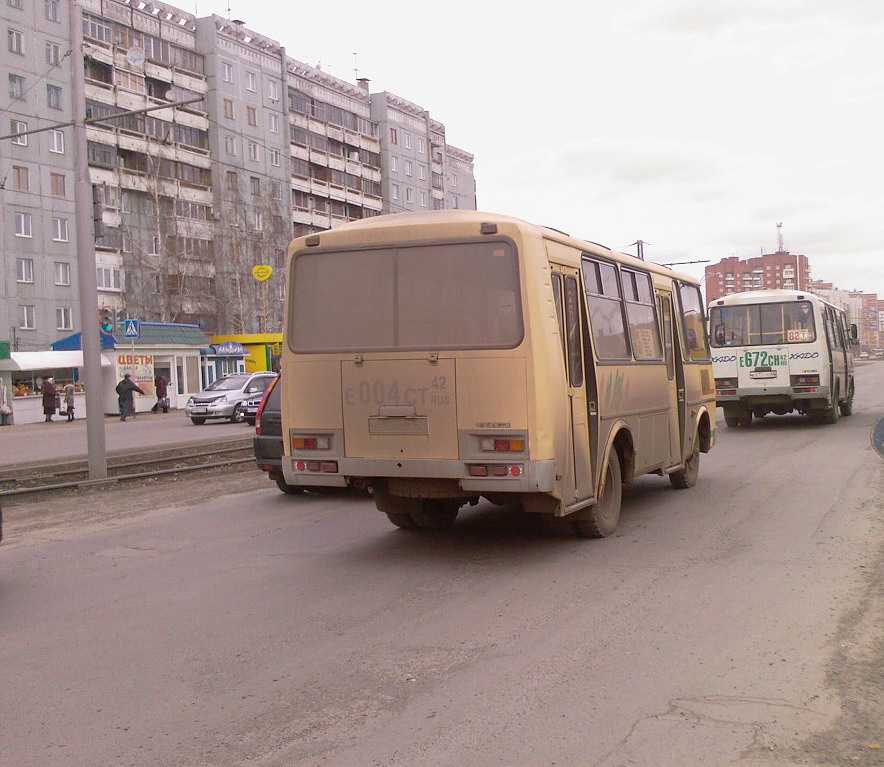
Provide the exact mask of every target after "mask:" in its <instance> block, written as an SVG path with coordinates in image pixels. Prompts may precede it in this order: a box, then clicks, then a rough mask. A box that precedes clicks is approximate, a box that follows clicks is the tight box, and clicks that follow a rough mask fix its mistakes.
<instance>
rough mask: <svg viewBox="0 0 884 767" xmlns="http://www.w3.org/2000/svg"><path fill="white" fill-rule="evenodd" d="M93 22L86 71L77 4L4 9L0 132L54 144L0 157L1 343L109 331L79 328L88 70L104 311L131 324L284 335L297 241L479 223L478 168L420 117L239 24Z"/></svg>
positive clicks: (109, 4)
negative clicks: (0, 229) (79, 210)
mask: <svg viewBox="0 0 884 767" xmlns="http://www.w3.org/2000/svg"><path fill="white" fill-rule="evenodd" d="M82 6H83V19H82V28H83V36H84V50H83V53H82V61H81V60H80V56H78V55H77V54H76V53H75V52H74V51H73V50H72V48H71V26H70V17H69V13H70V10H71V8H72V7H73V6H72V5H71V4H69V3H63V2H61V0H41V2H35V0H8V2H7V3H4V4H3V5H2V6H0V19H2V20H3V23H4V25H5V26H6V29H7V49H6V50H5V51H4V52H3V64H4V69H5V70H6V72H7V78H6V83H5V84H6V86H7V87H8V92H7V94H6V95H7V98H6V99H5V100H4V103H5V104H6V109H5V111H4V116H3V123H2V130H0V135H6V134H16V133H20V132H22V131H27V130H34V129H36V128H48V130H46V131H45V132H41V133H35V134H31V135H27V136H19V137H16V138H12V139H5V140H2V141H0V180H2V181H3V183H2V185H0V199H2V203H3V208H4V210H5V211H6V216H5V230H4V233H3V237H2V239H0V247H2V255H0V263H2V267H3V268H2V273H0V317H2V319H3V321H4V324H3V326H2V327H0V345H2V344H3V342H4V341H7V339H8V341H7V343H8V344H9V346H10V347H11V349H13V350H14V349H18V350H23V351H24V350H32V349H45V348H47V347H48V345H49V343H51V342H52V341H54V340H56V339H58V338H61V337H63V336H66V335H69V334H70V333H72V332H74V331H75V330H78V329H80V328H82V327H86V328H91V327H92V326H93V325H94V324H95V323H96V322H97V320H96V319H95V318H82V319H81V317H80V311H79V300H78V289H77V284H76V283H77V253H76V246H75V243H76V227H77V225H78V222H77V219H76V215H75V209H74V193H73V190H74V160H75V151H76V150H77V149H78V148H77V147H75V146H74V141H73V132H72V129H71V128H70V127H69V125H67V124H68V123H70V122H71V121H72V120H73V119H74V113H73V105H72V83H73V77H74V75H75V74H79V73H78V72H76V70H75V67H79V66H82V67H83V71H84V74H85V90H86V116H87V117H88V118H91V122H90V124H89V125H88V127H87V146H86V147H83V148H82V149H83V151H86V152H87V154H88V158H89V168H90V180H91V182H92V185H93V188H94V195H95V199H96V201H97V203H100V206H97V207H96V210H98V211H99V213H98V214H97V215H98V217H99V218H100V219H101V220H100V222H99V223H100V230H99V231H98V232H97V235H98V236H97V238H96V265H97V278H98V290H99V302H98V303H99V305H100V306H105V307H110V308H112V309H113V310H114V311H115V312H116V313H117V314H118V316H133V317H139V318H140V319H143V320H156V321H164V322H185V323H194V324H198V325H199V326H200V327H201V328H202V329H203V330H204V331H206V332H207V333H222V332H223V333H255V332H273V331H279V330H280V329H281V315H282V302H283V295H284V280H285V275H284V273H283V272H284V255H285V251H286V248H287V246H288V243H289V241H290V239H291V237H292V235H293V234H294V235H300V234H307V233H312V232H318V231H321V230H323V229H329V228H332V227H335V226H337V225H339V224H341V223H345V222H347V221H353V220H358V219H361V218H366V217H368V216H375V215H378V214H380V213H382V212H383V213H385V212H391V211H401V210H424V209H425V210H433V209H438V208H455V207H457V208H472V209H475V207H476V190H475V179H474V174H473V156H472V155H471V154H469V153H467V152H465V151H463V150H460V149H457V148H455V147H452V146H450V145H448V144H447V143H446V140H445V126H444V125H443V124H442V123H440V122H439V121H437V120H435V119H433V118H431V117H430V115H429V113H428V111H427V110H426V109H424V108H423V107H418V106H416V105H415V104H413V103H411V102H409V101H406V100H405V99H402V98H400V97H398V96H395V95H393V94H391V93H389V92H383V93H378V94H370V93H369V88H368V81H367V80H360V81H359V82H358V83H356V84H352V83H348V82H346V81H344V80H340V79H338V78H336V77H333V76H331V75H329V74H328V73H326V72H323V71H322V70H321V69H319V68H316V67H311V66H309V65H307V64H304V63H302V62H300V61H297V60H296V59H293V58H291V57H289V56H288V55H287V53H286V50H285V48H283V47H282V45H280V43H278V42H277V41H275V40H272V39H270V38H269V37H266V36H264V35H262V34H260V33H258V32H255V31H253V30H250V29H248V28H247V27H246V26H245V25H244V24H243V23H242V22H238V21H229V20H227V19H223V18H221V17H218V16H208V17H203V18H197V17H195V16H193V15H192V14H189V13H187V12H186V11H183V10H180V9H177V8H175V7H173V6H169V5H165V4H163V3H160V2H151V3H149V4H143V3H129V2H118V1H117V0H84V2H83V3H82ZM185 101H188V102H190V103H187V104H180V103H179V102H185ZM173 103H175V104H178V106H176V107H174V108H172V107H169V108H161V109H157V110H156V111H149V112H144V111H141V110H145V109H147V108H150V107H162V106H163V105H164V104H173ZM120 112H130V113H132V114H128V115H126V116H123V117H119V116H115V117H112V115H117V114H119V113H120ZM55 125H57V126H58V127H57V128H55V127H53V126H55ZM392 136H396V139H398V141H397V140H396V139H393V138H391V137H392ZM394 194H395V195H396V196H395V197H394ZM83 223H85V224H88V225H91V222H83ZM259 264H269V265H270V266H272V267H273V268H274V270H275V271H274V275H273V277H272V278H271V279H270V280H267V281H264V282H258V281H256V280H255V279H254V278H253V276H252V269H253V267H254V266H256V265H259Z"/></svg>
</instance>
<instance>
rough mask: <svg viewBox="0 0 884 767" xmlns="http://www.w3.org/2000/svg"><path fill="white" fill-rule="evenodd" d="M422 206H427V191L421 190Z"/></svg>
mask: <svg viewBox="0 0 884 767" xmlns="http://www.w3.org/2000/svg"><path fill="white" fill-rule="evenodd" d="M421 207H422V208H426V207H427V193H426V192H421Z"/></svg>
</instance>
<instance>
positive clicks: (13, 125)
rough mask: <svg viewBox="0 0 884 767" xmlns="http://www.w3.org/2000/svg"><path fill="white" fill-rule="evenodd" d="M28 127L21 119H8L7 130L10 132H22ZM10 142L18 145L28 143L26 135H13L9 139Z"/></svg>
mask: <svg viewBox="0 0 884 767" xmlns="http://www.w3.org/2000/svg"><path fill="white" fill-rule="evenodd" d="M27 129H28V124H27V123H26V122H24V121H22V120H10V121H9V132H10V133H24V132H25V131H26V130H27ZM11 143H13V144H18V145H19V146H27V145H28V137H27V136H14V137H13V138H12V139H11Z"/></svg>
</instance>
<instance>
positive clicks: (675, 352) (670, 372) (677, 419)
mask: <svg viewBox="0 0 884 767" xmlns="http://www.w3.org/2000/svg"><path fill="white" fill-rule="evenodd" d="M657 308H658V309H659V311H660V327H661V328H662V330H663V355H664V357H665V359H666V379H667V383H668V386H669V463H670V465H674V464H678V463H681V462H682V445H683V444H684V417H685V412H684V405H685V394H684V370H683V368H682V366H681V350H680V347H679V345H678V333H677V332H676V331H675V328H674V326H673V322H674V317H673V315H672V295H671V294H669V293H658V294H657Z"/></svg>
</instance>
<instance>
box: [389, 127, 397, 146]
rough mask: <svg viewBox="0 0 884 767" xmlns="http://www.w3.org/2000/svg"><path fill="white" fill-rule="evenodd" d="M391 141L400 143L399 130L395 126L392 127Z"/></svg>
mask: <svg viewBox="0 0 884 767" xmlns="http://www.w3.org/2000/svg"><path fill="white" fill-rule="evenodd" d="M390 143H391V144H398V143H399V131H397V130H396V129H395V128H390Z"/></svg>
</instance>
